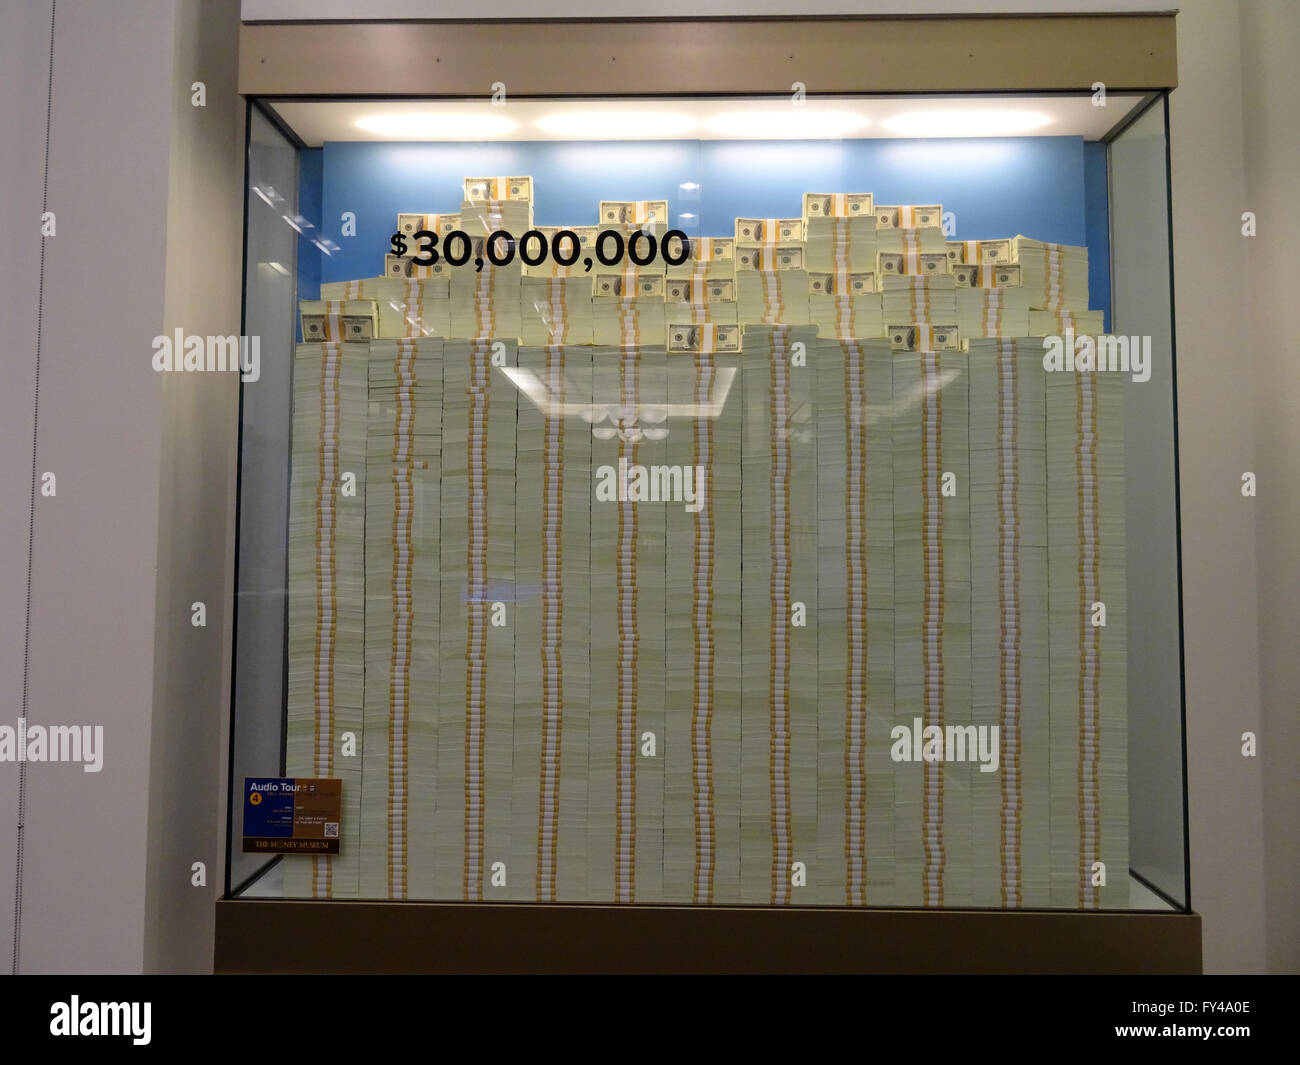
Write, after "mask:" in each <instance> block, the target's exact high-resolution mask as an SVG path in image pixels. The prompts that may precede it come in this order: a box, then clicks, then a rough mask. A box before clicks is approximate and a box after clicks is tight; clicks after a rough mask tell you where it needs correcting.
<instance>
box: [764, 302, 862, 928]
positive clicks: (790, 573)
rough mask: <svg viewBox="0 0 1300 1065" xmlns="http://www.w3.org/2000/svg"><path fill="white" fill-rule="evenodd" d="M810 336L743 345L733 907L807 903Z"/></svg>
mask: <svg viewBox="0 0 1300 1065" xmlns="http://www.w3.org/2000/svg"><path fill="white" fill-rule="evenodd" d="M838 352H839V346H838V344H835V343H834V342H832V341H826V340H818V338H817V332H816V329H815V328H814V327H812V326H790V325H772V326H764V325H749V326H747V327H746V329H745V332H744V337H743V346H742V354H741V364H742V366H743V372H742V373H741V375H740V377H741V385H742V390H743V404H744V406H743V431H744V443H743V447H742V455H741V462H742V477H743V482H742V483H743V486H744V488H743V496H742V502H741V519H742V520H741V529H742V530H743V532H742V535H741V552H742V590H741V605H742V610H743V616H744V622H745V624H744V631H743V633H742V650H741V654H742V685H743V689H742V696H743V700H742V710H741V901H742V902H746V903H766V904H771V905H797V904H799V903H800V902H804V901H807V902H812V901H814V897H815V893H816V889H815V888H813V887H811V886H810V885H814V884H818V883H819V882H820V881H819V879H818V877H819V874H818V870H817V851H818V841H817V668H816V666H815V665H814V663H815V662H816V661H817V646H818V645H817V620H818V616H819V614H818V587H817V582H818V558H817V522H818V498H817V437H816V424H817V412H816V411H815V410H814V403H815V396H816V384H815V382H816V378H817V367H818V365H819V364H820V362H821V360H822V359H826V358H829V359H834V358H835V357H836V356H837V355H838Z"/></svg>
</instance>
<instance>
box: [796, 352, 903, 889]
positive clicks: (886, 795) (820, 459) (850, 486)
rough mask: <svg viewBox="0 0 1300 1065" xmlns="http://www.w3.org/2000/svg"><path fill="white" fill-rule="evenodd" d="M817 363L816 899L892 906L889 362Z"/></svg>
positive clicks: (838, 358)
mask: <svg viewBox="0 0 1300 1065" xmlns="http://www.w3.org/2000/svg"><path fill="white" fill-rule="evenodd" d="M822 345H823V346H822V348H821V349H820V350H819V352H818V358H817V363H816V373H817V382H816V384H817V395H816V398H815V405H816V410H817V420H816V434H817V498H818V514H817V518H818V520H817V557H818V584H817V609H818V614H817V715H818V718H817V865H816V871H817V875H816V877H815V879H813V880H810V881H809V888H810V890H812V891H813V892H814V894H813V901H815V902H817V903H821V904H826V905H836V906H843V905H849V906H861V905H864V904H867V903H876V904H880V903H882V902H884V903H887V902H890V901H891V900H892V891H893V884H894V858H893V817H894V802H893V783H894V774H893V763H892V762H891V761H890V760H889V744H888V742H887V737H888V723H889V721H890V718H891V716H892V712H893V711H892V705H893V670H894V662H893V657H894V655H893V642H894V636H893V632H894V623H893V596H894V571H893V554H894V547H893V539H894V528H893V488H892V484H893V463H892V459H891V450H892V448H891V437H892V431H893V430H892V425H891V413H890V412H891V407H892V403H893V395H892V364H891V358H890V353H889V345H888V343H887V342H886V341H885V340H883V339H873V340H841V341H838V342H836V343H834V344H833V345H832V346H831V348H830V357H825V356H826V352H825V342H824V341H823V342H822Z"/></svg>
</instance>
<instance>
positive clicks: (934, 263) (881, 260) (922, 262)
mask: <svg viewBox="0 0 1300 1065" xmlns="http://www.w3.org/2000/svg"><path fill="white" fill-rule="evenodd" d="M948 265H949V264H948V256H947V254H946V253H944V252H941V251H922V252H914V253H913V254H912V255H911V256H909V255H908V253H906V252H901V251H882V252H880V253H879V254H878V255H877V256H876V270H877V272H878V273H879V274H881V275H882V276H883V275H886V274H946V273H947V272H948Z"/></svg>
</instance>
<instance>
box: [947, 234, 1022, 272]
mask: <svg viewBox="0 0 1300 1065" xmlns="http://www.w3.org/2000/svg"><path fill="white" fill-rule="evenodd" d="M947 247H948V261H949V262H950V263H952V264H953V265H954V266H956V265H957V264H959V263H963V264H965V265H967V266H1003V265H1005V264H1007V263H1009V262H1011V238H1010V237H1000V238H998V239H996V240H950V241H948V242H947Z"/></svg>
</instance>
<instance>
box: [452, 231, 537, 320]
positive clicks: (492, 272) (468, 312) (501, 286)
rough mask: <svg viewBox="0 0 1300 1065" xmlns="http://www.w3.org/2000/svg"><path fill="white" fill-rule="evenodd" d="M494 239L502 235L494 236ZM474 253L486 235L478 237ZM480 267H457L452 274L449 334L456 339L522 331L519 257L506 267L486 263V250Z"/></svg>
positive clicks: (477, 250) (502, 238) (499, 239)
mask: <svg viewBox="0 0 1300 1065" xmlns="http://www.w3.org/2000/svg"><path fill="white" fill-rule="evenodd" d="M495 239H496V241H497V242H501V241H504V240H505V238H504V237H497V238H495ZM475 240H476V249H475V250H476V253H477V252H479V251H481V250H482V248H483V246H484V245H486V243H487V241H486V238H483V237H477V238H475ZM479 257H480V258H482V259H483V266H482V267H481V268H477V269H476V268H474V267H471V266H468V265H467V266H463V267H457V268H455V269H454V270H453V272H452V275H451V282H450V286H449V290H450V298H451V333H450V335H451V336H453V337H457V338H462V337H465V338H471V339H473V338H482V337H496V338H502V337H505V338H512V339H517V338H518V337H519V335H520V333H521V331H522V320H521V317H520V313H521V300H522V297H523V288H522V282H523V273H522V269H521V264H520V262H519V258H518V256H516V257H515V258H514V259H512V260H511V261H510V262H509V263H507V264H506V265H505V266H495V265H493V264H492V263H489V262H487V260H486V253H484V254H482V255H480V256H479Z"/></svg>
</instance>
